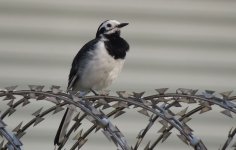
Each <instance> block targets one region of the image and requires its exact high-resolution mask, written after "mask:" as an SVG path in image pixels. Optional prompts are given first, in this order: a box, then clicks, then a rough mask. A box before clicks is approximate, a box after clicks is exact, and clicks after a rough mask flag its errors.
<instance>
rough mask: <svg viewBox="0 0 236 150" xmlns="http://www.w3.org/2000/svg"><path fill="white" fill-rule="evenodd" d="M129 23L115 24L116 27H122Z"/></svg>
mask: <svg viewBox="0 0 236 150" xmlns="http://www.w3.org/2000/svg"><path fill="white" fill-rule="evenodd" d="M128 24H129V23H120V24H119V25H117V27H118V28H122V27H124V26H127V25H128Z"/></svg>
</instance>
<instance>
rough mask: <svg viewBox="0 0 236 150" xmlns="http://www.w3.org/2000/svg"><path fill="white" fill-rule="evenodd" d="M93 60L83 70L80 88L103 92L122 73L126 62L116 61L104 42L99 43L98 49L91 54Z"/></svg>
mask: <svg viewBox="0 0 236 150" xmlns="http://www.w3.org/2000/svg"><path fill="white" fill-rule="evenodd" d="M91 55H92V59H91V60H89V61H88V64H87V65H86V67H85V68H84V70H83V73H82V75H81V78H80V81H79V86H80V89H83V90H89V89H91V88H92V89H94V90H101V89H104V88H106V87H107V86H109V85H110V84H111V83H112V81H113V80H114V79H116V78H117V76H118V74H119V73H120V71H121V69H122V67H123V64H124V60H123V59H114V58H113V57H112V56H110V55H109V54H108V52H107V50H106V49H105V47H104V44H103V42H99V43H98V49H96V50H94V51H92V52H91Z"/></svg>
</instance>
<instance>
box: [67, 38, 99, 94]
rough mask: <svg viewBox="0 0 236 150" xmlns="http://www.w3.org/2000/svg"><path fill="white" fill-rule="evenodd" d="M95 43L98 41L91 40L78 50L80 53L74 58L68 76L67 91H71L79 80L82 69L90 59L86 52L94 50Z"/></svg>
mask: <svg viewBox="0 0 236 150" xmlns="http://www.w3.org/2000/svg"><path fill="white" fill-rule="evenodd" d="M97 42H98V39H93V40H91V41H89V42H88V43H87V44H85V45H84V46H83V47H82V48H81V49H80V51H79V52H78V53H77V55H76V56H75V58H74V60H73V62H72V66H71V70H70V74H69V80H68V86H67V91H68V90H70V89H73V87H74V84H75V83H76V82H77V81H78V80H79V79H80V76H81V72H82V71H83V68H84V67H85V65H86V63H87V61H89V59H90V58H89V57H90V56H89V55H88V54H89V53H88V52H89V51H92V50H94V47H95V45H96V43H97Z"/></svg>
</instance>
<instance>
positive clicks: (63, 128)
mask: <svg viewBox="0 0 236 150" xmlns="http://www.w3.org/2000/svg"><path fill="white" fill-rule="evenodd" d="M87 93H88V92H81V93H80V94H79V96H81V97H83V96H85V95H86V94H87ZM75 109H76V107H75V106H74V105H69V106H68V108H67V109H66V112H65V114H64V116H63V118H62V120H61V123H60V126H59V128H58V130H57V134H56V136H55V138H54V145H60V144H61V143H62V142H63V140H64V138H65V135H66V132H67V128H68V126H69V124H70V121H71V118H72V116H73V114H74V111H75Z"/></svg>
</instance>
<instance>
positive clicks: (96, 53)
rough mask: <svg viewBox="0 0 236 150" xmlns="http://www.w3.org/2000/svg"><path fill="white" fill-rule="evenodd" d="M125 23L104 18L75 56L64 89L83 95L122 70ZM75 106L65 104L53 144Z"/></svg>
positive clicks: (58, 140)
mask: <svg viewBox="0 0 236 150" xmlns="http://www.w3.org/2000/svg"><path fill="white" fill-rule="evenodd" d="M126 25H128V23H120V22H118V21H116V20H106V21H104V22H103V23H102V24H101V25H100V26H99V27H98V30H97V33H96V37H95V39H93V40H91V41H89V42H88V43H86V44H85V45H84V46H83V47H82V48H81V49H80V51H79V52H78V53H77V55H76V56H75V58H74V60H73V62H72V67H71V70H70V74H69V81H68V87H67V91H68V92H69V91H71V92H73V93H77V92H80V93H83V94H79V95H80V96H84V95H85V93H86V94H87V93H88V92H90V91H93V90H102V89H104V88H106V87H107V86H109V85H110V84H111V83H112V81H113V80H114V79H116V77H117V76H118V74H119V72H120V71H121V69H122V67H123V64H124V60H125V56H126V52H127V51H128V50H129V44H128V43H127V42H126V41H125V40H124V39H123V38H121V37H120V32H121V31H120V29H121V28H122V27H124V26H126ZM73 112H74V108H70V107H68V108H67V110H66V112H65V114H64V116H63V118H62V121H61V123H60V126H59V128H58V130H57V134H56V136H55V139H54V145H60V144H61V143H62V142H63V140H64V138H65V135H66V132H67V128H68V125H69V122H70V120H71V117H72V114H73Z"/></svg>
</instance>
